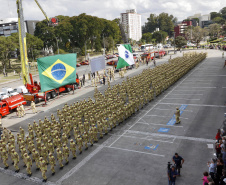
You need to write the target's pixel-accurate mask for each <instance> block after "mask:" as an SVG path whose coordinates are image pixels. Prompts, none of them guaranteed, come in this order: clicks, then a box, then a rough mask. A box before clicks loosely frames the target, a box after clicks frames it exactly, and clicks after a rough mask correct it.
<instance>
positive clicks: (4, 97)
mask: <svg viewBox="0 0 226 185" xmlns="http://www.w3.org/2000/svg"><path fill="white" fill-rule="evenodd" d="M8 97H9V96H8V95H7V94H6V93H5V92H0V100H3V99H6V98H8Z"/></svg>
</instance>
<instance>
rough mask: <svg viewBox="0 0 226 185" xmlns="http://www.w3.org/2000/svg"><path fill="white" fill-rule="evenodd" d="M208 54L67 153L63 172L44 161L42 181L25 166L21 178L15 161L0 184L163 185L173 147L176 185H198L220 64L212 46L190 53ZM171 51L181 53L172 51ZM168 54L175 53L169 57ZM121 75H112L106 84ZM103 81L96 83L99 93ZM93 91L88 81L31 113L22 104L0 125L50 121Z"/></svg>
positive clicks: (215, 116) (219, 112)
mask: <svg viewBox="0 0 226 185" xmlns="http://www.w3.org/2000/svg"><path fill="white" fill-rule="evenodd" d="M197 52H207V53H208V56H207V58H206V59H205V60H203V61H202V62H201V63H199V64H198V65H197V66H196V67H195V68H194V69H192V70H191V71H190V72H188V73H187V74H186V75H185V76H184V77H182V78H181V79H180V80H179V81H177V82H176V83H175V84H174V85H172V86H171V87H170V88H168V89H167V90H166V91H164V92H163V93H162V94H161V95H159V96H158V97H157V98H155V100H154V101H151V102H150V103H149V104H148V105H146V106H145V107H144V108H143V109H141V110H140V111H139V112H137V113H136V114H135V115H134V116H132V117H130V118H129V119H128V120H126V121H124V122H123V124H121V125H119V126H117V127H116V128H115V129H113V131H112V132H109V134H108V135H106V136H104V138H103V139H100V140H99V141H98V143H96V144H94V146H93V147H89V149H88V150H87V151H85V150H84V151H83V153H82V154H81V155H79V154H78V156H77V159H76V160H73V159H72V156H71V155H70V157H69V164H68V165H67V166H65V167H64V169H63V170H60V169H59V165H58V162H57V165H56V167H55V169H56V174H55V175H54V176H52V175H51V171H50V169H49V166H48V171H47V177H48V181H47V183H43V182H42V176H41V172H40V171H36V170H35V169H36V167H35V164H34V165H33V166H32V176H31V177H28V176H27V175H26V169H25V168H23V167H22V165H20V169H21V170H20V172H19V173H15V172H14V167H13V165H11V164H10V167H9V169H8V170H5V169H4V166H3V164H2V163H1V164H0V179H1V182H0V184H1V185H9V184H16V185H34V184H59V185H60V184H62V185H166V184H168V177H167V164H168V162H171V163H172V157H173V155H174V153H175V152H177V153H178V154H179V155H180V156H182V157H183V158H184V160H185V163H184V165H183V168H182V169H181V176H180V177H178V178H177V180H176V184H177V185H199V184H202V180H201V178H202V174H203V172H204V171H208V168H207V164H206V162H207V161H209V160H210V159H211V158H212V157H214V148H213V144H214V142H215V140H214V138H215V134H216V132H217V129H218V128H221V126H222V122H223V120H224V113H225V112H226V106H225V105H226V97H225V95H226V68H223V66H224V60H225V58H224V59H223V58H222V52H221V51H219V50H198V51H197ZM176 56H182V53H179V52H178V54H177V55H176ZM173 57H175V56H173ZM168 59H169V56H166V57H165V58H163V59H159V60H158V61H157V65H159V64H161V63H164V62H167V61H168ZM148 67H154V66H153V64H149V66H146V65H143V66H141V67H140V68H138V69H137V70H135V69H133V70H130V71H128V72H127V74H126V76H129V77H132V76H134V75H137V74H139V73H141V71H142V70H143V69H145V68H148ZM123 80H125V79H120V78H119V77H117V78H116V81H115V82H112V83H111V85H114V84H117V83H121V82H122V81H123ZM106 88H107V85H105V86H103V85H98V90H99V91H100V92H102V93H103V92H104V90H105V89H106ZM93 95H94V88H93V87H91V84H90V82H87V84H86V86H85V87H83V88H82V89H79V90H76V92H75V94H72V92H71V93H70V94H68V95H62V96H61V97H60V98H58V99H57V100H51V101H50V102H49V103H48V104H47V105H46V106H43V105H42V103H40V104H39V105H38V106H37V109H38V113H37V114H32V113H31V110H29V107H27V108H26V110H27V115H26V116H25V117H23V118H17V117H16V114H15V113H13V114H11V115H9V116H7V117H5V118H3V120H2V122H3V126H6V127H7V128H8V129H10V130H12V131H13V132H14V133H16V132H17V131H18V129H19V127H20V126H21V127H23V128H24V129H25V130H26V131H27V125H28V123H33V121H34V120H36V121H38V120H39V119H42V120H43V119H44V117H45V116H47V118H49V119H50V115H51V114H52V113H53V114H54V115H55V116H56V111H57V109H60V108H62V106H63V105H64V104H65V103H66V102H67V103H68V104H72V103H73V102H76V101H80V100H83V99H84V98H86V99H88V97H91V98H92V99H93V100H94V98H93ZM176 107H179V108H180V110H181V118H180V119H181V123H180V124H175V117H174V113H175V111H176Z"/></svg>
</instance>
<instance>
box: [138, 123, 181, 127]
mask: <svg viewBox="0 0 226 185" xmlns="http://www.w3.org/2000/svg"><path fill="white" fill-rule="evenodd" d="M138 123H140V124H144V125H160V126H165V127H180V128H183V127H184V126H175V125H166V124H161V123H144V122H138Z"/></svg>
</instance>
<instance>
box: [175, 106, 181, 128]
mask: <svg viewBox="0 0 226 185" xmlns="http://www.w3.org/2000/svg"><path fill="white" fill-rule="evenodd" d="M175 116H176V124H179V123H180V110H179V108H178V107H177V108H176V112H175Z"/></svg>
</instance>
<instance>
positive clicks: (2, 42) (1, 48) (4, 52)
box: [0, 35, 18, 71]
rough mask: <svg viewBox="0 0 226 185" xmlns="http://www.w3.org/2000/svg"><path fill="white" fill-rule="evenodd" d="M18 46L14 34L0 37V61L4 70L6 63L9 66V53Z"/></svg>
mask: <svg viewBox="0 0 226 185" xmlns="http://www.w3.org/2000/svg"><path fill="white" fill-rule="evenodd" d="M17 47H18V44H17V40H16V37H15V35H14V36H9V37H0V61H1V63H2V67H3V71H5V70H6V65H7V63H8V67H9V68H11V63H10V58H11V53H12V52H15V51H16V48H17Z"/></svg>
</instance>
